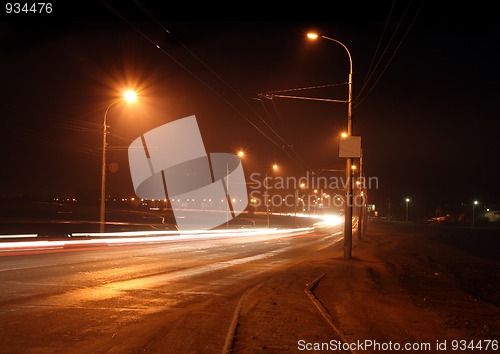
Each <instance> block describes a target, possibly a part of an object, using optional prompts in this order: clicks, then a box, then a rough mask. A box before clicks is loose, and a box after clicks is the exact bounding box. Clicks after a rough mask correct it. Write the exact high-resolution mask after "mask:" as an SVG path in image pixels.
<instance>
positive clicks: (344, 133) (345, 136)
mask: <svg viewBox="0 0 500 354" xmlns="http://www.w3.org/2000/svg"><path fill="white" fill-rule="evenodd" d="M340 136H341V137H342V138H344V139H345V138H347V136H348V135H347V133H346V132H343V133H342V134H340Z"/></svg>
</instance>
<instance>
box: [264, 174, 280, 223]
mask: <svg viewBox="0 0 500 354" xmlns="http://www.w3.org/2000/svg"><path fill="white" fill-rule="evenodd" d="M272 169H273V170H274V171H276V170H277V169H278V165H277V164H274V165H273V166H272ZM268 172H269V170H266V179H265V181H266V200H265V203H264V205H265V206H266V218H267V228H269V183H268V182H267V174H268Z"/></svg>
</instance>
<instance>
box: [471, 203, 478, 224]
mask: <svg viewBox="0 0 500 354" xmlns="http://www.w3.org/2000/svg"><path fill="white" fill-rule="evenodd" d="M478 203H479V202H478V201H477V200H474V203H472V227H474V226H475V210H474V209H475V208H476V205H477V204H478Z"/></svg>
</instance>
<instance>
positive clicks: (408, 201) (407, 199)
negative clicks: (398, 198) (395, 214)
mask: <svg viewBox="0 0 500 354" xmlns="http://www.w3.org/2000/svg"><path fill="white" fill-rule="evenodd" d="M405 201H406V222H408V204H409V203H410V198H406V199H405Z"/></svg>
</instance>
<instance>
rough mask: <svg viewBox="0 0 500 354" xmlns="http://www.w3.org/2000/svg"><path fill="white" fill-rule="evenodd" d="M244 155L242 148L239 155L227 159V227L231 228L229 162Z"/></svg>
mask: <svg viewBox="0 0 500 354" xmlns="http://www.w3.org/2000/svg"><path fill="white" fill-rule="evenodd" d="M244 155H245V153H244V152H243V151H242V150H240V151H239V152H238V154H237V155H233V156H231V157H230V158H229V159H228V160H227V164H226V183H227V185H226V193H227V200H228V202H227V211H226V229H229V202H230V200H231V197H230V195H229V162H231V160H232V159H234V158H237V157H238V158H240V157H243V156H244Z"/></svg>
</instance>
